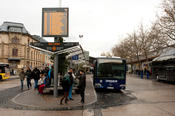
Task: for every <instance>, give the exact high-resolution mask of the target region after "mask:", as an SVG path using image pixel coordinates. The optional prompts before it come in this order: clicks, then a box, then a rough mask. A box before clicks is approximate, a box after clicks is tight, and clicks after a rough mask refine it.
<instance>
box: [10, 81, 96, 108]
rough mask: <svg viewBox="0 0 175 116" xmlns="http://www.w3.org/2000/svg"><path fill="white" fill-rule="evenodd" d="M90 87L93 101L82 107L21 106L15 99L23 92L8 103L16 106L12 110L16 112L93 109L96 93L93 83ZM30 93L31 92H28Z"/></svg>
mask: <svg viewBox="0 0 175 116" xmlns="http://www.w3.org/2000/svg"><path fill="white" fill-rule="evenodd" d="M90 81H91V82H92V78H90ZM91 84H92V87H93V92H94V95H95V99H94V100H93V101H92V102H90V103H87V104H82V105H76V106H61V107H40V106H34V105H28V104H22V103H18V102H16V100H15V99H16V98H17V97H19V96H20V95H21V94H24V93H25V92H28V91H25V92H23V93H19V94H17V95H16V96H15V97H14V98H12V99H11V100H10V101H11V102H12V103H14V104H16V105H17V106H15V107H14V109H17V110H45V111H61V110H82V109H87V108H89V107H94V106H95V103H96V102H97V94H96V91H95V89H94V86H93V83H91ZM29 91H31V90H29Z"/></svg>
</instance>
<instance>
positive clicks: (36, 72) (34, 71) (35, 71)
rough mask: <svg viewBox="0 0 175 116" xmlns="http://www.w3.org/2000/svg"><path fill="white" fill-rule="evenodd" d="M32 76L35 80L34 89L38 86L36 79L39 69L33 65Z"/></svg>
mask: <svg viewBox="0 0 175 116" xmlns="http://www.w3.org/2000/svg"><path fill="white" fill-rule="evenodd" d="M32 76H33V79H34V81H35V89H36V88H38V80H39V79H40V70H39V69H38V68H37V67H35V68H34V69H33V71H32Z"/></svg>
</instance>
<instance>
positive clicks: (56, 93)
mask: <svg viewBox="0 0 175 116" xmlns="http://www.w3.org/2000/svg"><path fill="white" fill-rule="evenodd" d="M58 41H59V40H58V38H57V37H55V38H54V42H58ZM53 94H54V97H57V96H58V55H57V54H55V56H54V92H53Z"/></svg>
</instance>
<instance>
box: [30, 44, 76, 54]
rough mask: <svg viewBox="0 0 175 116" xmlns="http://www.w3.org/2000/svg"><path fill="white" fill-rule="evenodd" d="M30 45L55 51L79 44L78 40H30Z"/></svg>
mask: <svg viewBox="0 0 175 116" xmlns="http://www.w3.org/2000/svg"><path fill="white" fill-rule="evenodd" d="M30 45H31V46H35V47H38V48H41V49H45V50H48V51H51V52H56V51H60V50H64V49H67V48H70V47H74V46H77V45H79V43H78V42H64V43H60V42H30Z"/></svg>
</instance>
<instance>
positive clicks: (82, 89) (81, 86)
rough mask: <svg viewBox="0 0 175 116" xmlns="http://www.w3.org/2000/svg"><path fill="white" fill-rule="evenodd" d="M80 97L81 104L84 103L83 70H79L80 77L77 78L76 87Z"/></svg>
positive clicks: (84, 78)
mask: <svg viewBox="0 0 175 116" xmlns="http://www.w3.org/2000/svg"><path fill="white" fill-rule="evenodd" d="M78 88H79V91H80V96H81V103H84V94H85V93H84V92H85V88H86V75H85V73H84V71H83V70H80V77H79V85H78Z"/></svg>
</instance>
